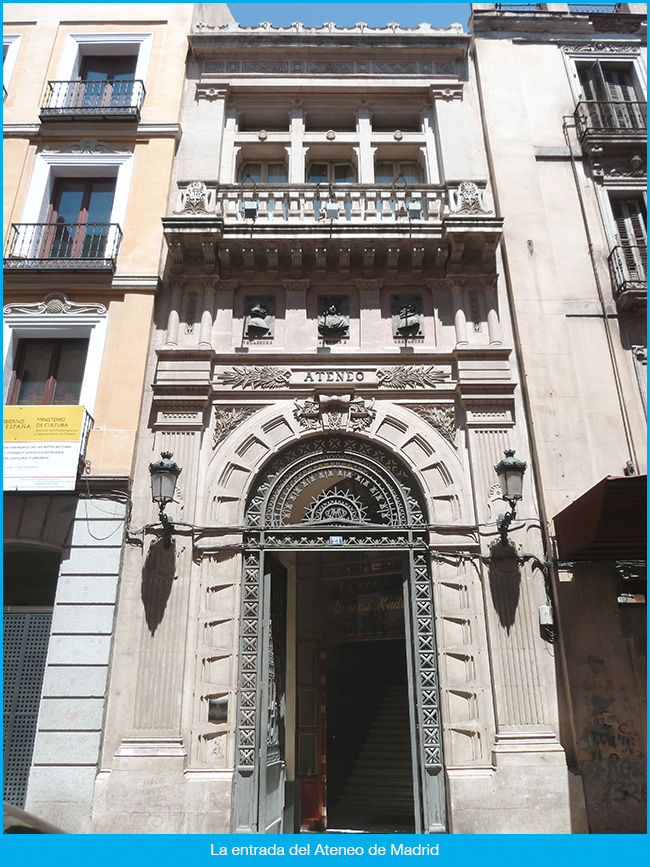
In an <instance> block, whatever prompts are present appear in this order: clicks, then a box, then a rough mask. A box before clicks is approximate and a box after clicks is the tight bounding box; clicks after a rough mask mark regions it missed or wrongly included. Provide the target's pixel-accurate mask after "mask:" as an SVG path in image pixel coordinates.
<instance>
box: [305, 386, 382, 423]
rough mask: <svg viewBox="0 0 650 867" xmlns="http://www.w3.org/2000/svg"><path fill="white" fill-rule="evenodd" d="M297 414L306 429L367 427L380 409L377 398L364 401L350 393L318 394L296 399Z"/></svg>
mask: <svg viewBox="0 0 650 867" xmlns="http://www.w3.org/2000/svg"><path fill="white" fill-rule="evenodd" d="M294 404H295V409H294V411H293V415H294V418H295V419H296V421H297V422H298V424H299V425H300V427H301V428H302V429H303V430H308V431H314V430H334V431H342V430H351V431H357V432H358V431H363V430H367V428H369V427H370V425H371V424H372V422H373V421H374V419H375V417H376V415H377V411H376V410H375V409H374V404H375V401H374V398H373V399H371V400H369V401H367V402H366V401H365V400H363V399H362V398H360V397H354V394H353V393H350V394H343V395H337V394H315V395H314V396H313V397H311V398H307V400H304V401H299V400H297V399H296V400H294Z"/></svg>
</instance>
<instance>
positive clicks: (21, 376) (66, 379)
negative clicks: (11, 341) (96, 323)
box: [7, 338, 88, 406]
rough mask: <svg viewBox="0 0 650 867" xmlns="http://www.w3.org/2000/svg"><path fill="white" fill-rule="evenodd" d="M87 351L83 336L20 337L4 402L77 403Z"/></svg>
mask: <svg viewBox="0 0 650 867" xmlns="http://www.w3.org/2000/svg"><path fill="white" fill-rule="evenodd" d="M87 354H88V340H87V339H82V338H74V339H58V340H57V339H54V340H42V339H23V340H20V342H19V344H18V350H17V352H16V357H15V362H14V369H13V371H12V375H11V383H10V386H9V393H8V395H7V403H8V404H11V405H15V406H40V405H43V404H49V405H54V406H74V405H77V404H78V403H79V397H80V395H81V384H82V382H83V375H84V369H85V366H86V356H87Z"/></svg>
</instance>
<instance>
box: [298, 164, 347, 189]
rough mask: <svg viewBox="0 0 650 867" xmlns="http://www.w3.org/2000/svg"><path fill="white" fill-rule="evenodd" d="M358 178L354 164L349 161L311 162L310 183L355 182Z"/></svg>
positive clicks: (308, 172) (309, 169)
mask: <svg viewBox="0 0 650 867" xmlns="http://www.w3.org/2000/svg"><path fill="white" fill-rule="evenodd" d="M356 179H357V176H356V172H355V170H354V166H353V165H352V164H351V163H347V162H340V163H339V162H328V163H310V165H309V168H308V169H307V183H308V184H327V183H329V184H353V183H354V182H355V181H356Z"/></svg>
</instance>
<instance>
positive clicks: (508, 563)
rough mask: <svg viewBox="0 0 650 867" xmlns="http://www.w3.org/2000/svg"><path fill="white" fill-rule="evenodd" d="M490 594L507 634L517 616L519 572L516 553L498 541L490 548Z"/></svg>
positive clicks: (519, 586) (519, 590)
mask: <svg viewBox="0 0 650 867" xmlns="http://www.w3.org/2000/svg"><path fill="white" fill-rule="evenodd" d="M491 554H492V556H491V559H490V571H489V575H490V593H491V594H492V602H493V603H494V608H495V610H496V612H497V615H498V617H499V622H500V623H501V625H502V626H503V628H504V629H505V630H506V631H507V632H508V633H509V632H510V630H511V628H512V626H513V624H514V622H515V617H516V615H517V606H518V604H519V596H520V593H521V572H520V569H521V567H520V565H519V563H518V562H517V552H516V551H515V549H514V548H511V547H510V545H504V544H503V543H502V542H501V541H500V540H499V541H497V542H495V543H494V544H493V545H492V548H491Z"/></svg>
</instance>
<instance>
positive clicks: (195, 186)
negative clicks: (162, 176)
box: [174, 181, 214, 214]
mask: <svg viewBox="0 0 650 867" xmlns="http://www.w3.org/2000/svg"><path fill="white" fill-rule="evenodd" d="M211 199H212V192H211V191H210V190H208V188H207V187H206V185H205V184H204V183H203V181H193V182H192V183H191V184H188V185H187V187H186V188H185V189H184V190H181V209H180V211H174V213H175V214H210V213H214V210H213V209H211V210H208V205H211Z"/></svg>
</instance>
